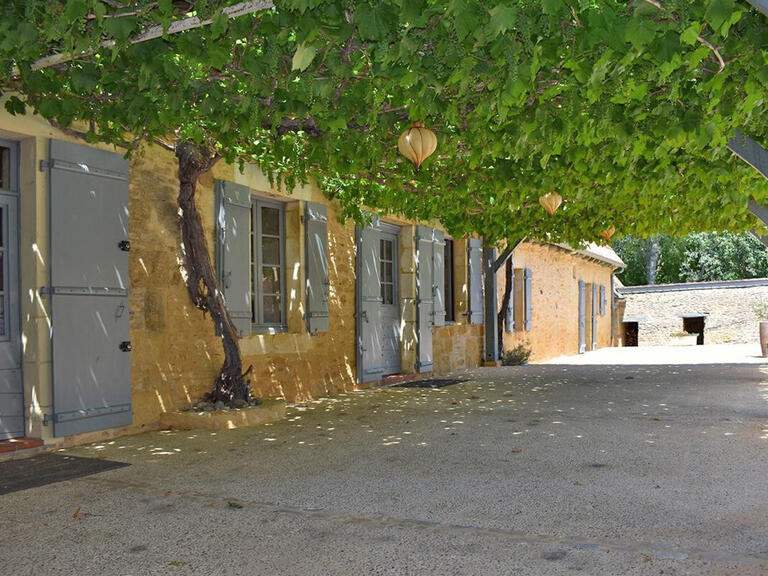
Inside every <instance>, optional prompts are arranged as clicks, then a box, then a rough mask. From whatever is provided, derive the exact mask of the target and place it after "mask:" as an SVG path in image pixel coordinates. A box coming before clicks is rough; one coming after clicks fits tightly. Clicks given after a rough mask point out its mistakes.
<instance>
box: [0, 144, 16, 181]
mask: <svg viewBox="0 0 768 576" xmlns="http://www.w3.org/2000/svg"><path fill="white" fill-rule="evenodd" d="M12 189H13V184H12V182H11V149H10V148H8V147H7V146H0V190H12Z"/></svg>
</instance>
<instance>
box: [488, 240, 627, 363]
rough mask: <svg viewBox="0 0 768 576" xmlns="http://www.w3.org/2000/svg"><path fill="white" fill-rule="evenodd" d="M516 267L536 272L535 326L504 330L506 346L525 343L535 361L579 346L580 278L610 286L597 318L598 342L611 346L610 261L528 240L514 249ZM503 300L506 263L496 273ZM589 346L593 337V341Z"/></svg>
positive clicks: (577, 348)
mask: <svg viewBox="0 0 768 576" xmlns="http://www.w3.org/2000/svg"><path fill="white" fill-rule="evenodd" d="M512 262H513V265H514V267H515V268H516V269H525V268H530V269H531V271H532V273H533V276H532V280H531V287H532V296H533V297H532V321H531V330H529V331H527V330H522V331H517V332H513V333H512V334H509V333H506V332H505V334H504V349H505V350H510V349H512V348H513V347H515V346H516V345H518V344H520V343H526V344H527V345H528V346H529V347H530V348H531V351H532V354H531V361H533V362H536V361H539V362H540V361H543V360H547V359H549V358H554V357H556V356H562V355H567V354H577V353H578V351H579V280H583V281H584V282H586V283H595V284H597V285H604V286H605V294H606V310H605V315H603V316H600V315H598V318H597V346H598V348H603V347H605V346H611V345H612V342H611V277H612V274H613V270H612V268H611V267H610V266H609V265H606V264H599V263H596V262H594V261H592V260H589V259H587V258H584V257H581V256H579V255H576V254H574V253H573V252H571V251H569V250H566V249H564V248H561V247H559V246H554V245H551V244H538V243H532V242H524V243H523V244H521V245H520V246H518V247H517V248H516V249H515V251H514V253H513V254H512ZM497 283H498V287H499V306H501V303H502V299H503V296H504V287H505V276H504V269H503V267H502V269H501V270H500V271H499V274H498V276H497ZM588 347H589V343H588Z"/></svg>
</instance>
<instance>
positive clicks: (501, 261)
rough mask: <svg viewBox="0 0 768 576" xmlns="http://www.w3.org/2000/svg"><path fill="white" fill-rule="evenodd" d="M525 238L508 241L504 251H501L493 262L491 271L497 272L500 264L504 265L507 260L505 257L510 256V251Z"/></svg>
mask: <svg viewBox="0 0 768 576" xmlns="http://www.w3.org/2000/svg"><path fill="white" fill-rule="evenodd" d="M524 240H525V238H523V239H522V240H518V241H517V242H515V243H509V244H507V247H506V248H505V249H504V251H503V252H502V253H501V255H500V256H499V257H498V258H497V259H496V262H494V264H493V272H494V273H496V272H498V271H499V270H500V269H501V267H502V266H504V263H505V262H506V261H507V259H508V258H509V257H510V256H512V252H514V251H515V249H516V248H517V247H518V246H520V244H522V243H523V241H524Z"/></svg>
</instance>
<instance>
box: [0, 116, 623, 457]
mask: <svg viewBox="0 0 768 576" xmlns="http://www.w3.org/2000/svg"><path fill="white" fill-rule="evenodd" d="M177 194H178V180H177V164H176V160H175V158H174V157H173V154H172V153H170V152H168V151H166V150H163V149H159V148H150V149H147V150H145V151H144V152H143V153H141V154H138V155H136V156H135V157H134V158H132V159H131V160H130V162H129V161H128V160H126V159H124V158H123V157H122V156H121V155H120V154H119V153H115V152H114V150H112V149H110V148H108V147H106V146H90V145H89V146H86V145H84V143H83V142H81V141H77V140H74V139H72V138H71V137H69V136H67V135H66V134H64V133H62V132H60V131H58V130H55V129H53V128H52V127H51V126H50V125H48V124H47V123H45V122H44V121H43V120H42V119H40V118H39V117H37V116H32V115H28V116H23V117H12V116H9V115H8V114H7V113H6V112H5V111H3V112H0V224H2V232H0V240H1V244H2V245H1V246H0V255H2V282H0V305H1V306H2V307H1V308H0V350H1V351H2V354H0V440H3V439H9V438H19V437H20V438H26V439H37V440H39V441H41V442H44V443H46V444H49V445H61V444H74V443H82V442H87V441H92V440H96V439H101V438H107V437H114V436H117V435H120V434H127V433H135V432H138V431H142V430H148V429H153V428H157V427H160V426H162V425H163V422H164V416H166V415H168V414H171V413H174V412H176V411H178V410H180V409H184V408H188V407H190V406H191V405H192V404H193V403H194V402H195V401H197V400H198V399H199V398H200V397H201V396H202V395H203V394H204V393H206V392H208V391H209V390H210V388H211V386H212V383H213V381H214V379H215V377H216V376H217V374H218V371H219V369H220V367H221V364H222V361H223V353H222V350H221V343H220V340H219V338H218V337H217V336H216V333H215V330H214V327H213V324H212V322H211V320H210V318H208V317H206V316H204V315H203V314H202V313H201V312H200V311H199V310H197V309H196V308H195V307H194V306H193V305H192V303H191V301H190V299H189V296H188V294H187V292H186V289H185V286H184V281H183V276H182V274H183V269H182V267H181V266H180V239H179V231H178V207H177V205H176V196H177ZM197 200H198V207H199V209H200V212H201V214H202V218H203V222H204V227H205V233H206V237H207V242H208V246H209V249H210V252H211V255H212V257H213V258H214V260H215V262H216V266H217V273H218V274H219V279H220V282H221V285H222V289H223V290H224V293H225V295H226V297H227V301H228V308H229V310H230V313H231V315H232V317H233V319H234V321H235V323H236V325H237V327H238V329H239V331H240V333H241V339H240V345H241V349H242V354H243V360H244V365H245V366H249V365H251V366H253V372H252V373H251V375H250V380H251V391H252V393H253V394H254V395H256V396H259V397H262V398H267V399H269V398H281V399H284V400H286V401H289V402H293V401H301V400H305V399H309V398H317V397H321V396H327V395H333V394H337V393H341V392H344V391H349V390H354V389H358V388H361V387H367V386H371V385H374V384H377V383H380V382H381V381H382V379H384V378H386V377H387V376H389V375H394V374H413V373H421V374H442V373H447V372H451V371H455V370H460V369H466V368H471V367H474V366H478V365H479V364H480V363H481V362H482V359H483V346H484V340H483V339H484V326H483V282H482V262H481V257H482V244H481V241H480V240H479V239H477V238H451V237H449V236H448V235H447V234H446V233H445V231H444V230H443V228H442V227H441V226H440V224H439V223H438V222H419V223H416V222H410V221H407V220H404V219H402V218H399V217H396V216H392V217H387V218H382V219H380V220H376V221H374V223H373V224H372V225H371V226H369V227H367V228H365V229H360V228H358V227H356V226H355V224H354V223H353V222H345V223H342V222H340V220H339V218H338V211H337V208H336V206H334V204H333V203H331V202H329V201H328V200H327V199H326V198H325V197H324V196H323V195H322V193H321V192H320V191H319V189H318V188H317V187H316V186H315V185H312V184H310V185H307V186H304V187H300V188H297V189H295V190H293V191H292V192H291V193H290V194H288V193H284V192H281V191H278V190H275V189H274V188H273V187H272V186H271V185H270V183H269V181H268V179H267V178H265V177H264V175H263V174H261V173H260V172H259V171H258V170H257V169H255V168H254V167H250V166H246V167H245V170H244V171H243V172H240V170H238V169H237V168H236V167H234V166H231V165H227V164H224V163H219V164H217V165H216V166H215V168H214V169H213V171H212V172H211V173H209V174H206V175H205V176H204V177H203V178H202V179H201V181H200V185H199V190H198V194H197ZM614 257H615V255H614ZM513 259H514V266H515V268H516V269H517V268H518V267H519V270H521V271H522V272H519V273H518V274H517V275H516V276H515V278H516V280H515V288H514V291H515V297H514V299H513V302H512V304H513V308H514V309H512V308H510V313H511V314H512V317H513V318H517V317H518V316H520V323H519V324H516V326H519V327H517V328H514V331H513V332H512V333H510V334H508V335H507V336H505V344H506V345H507V346H509V345H511V344H513V343H514V342H516V341H518V340H520V339H527V340H529V341H530V343H531V346H532V347H533V350H534V358H536V359H543V358H547V357H549V356H553V355H558V354H567V353H575V352H577V351H578V349H579V345H578V338H579V336H578V334H579V316H580V313H579V309H580V304H579V302H581V310H582V312H581V316H582V317H583V319H584V321H583V322H582V329H581V331H582V336H581V337H582V341H583V342H582V344H583V346H582V348H583V349H587V348H591V347H592V345H593V342H594V346H607V345H610V342H611V341H610V337H609V334H610V328H609V327H610V316H611V313H612V309H613V307H612V300H611V294H612V291H611V290H610V285H611V278H612V271H613V270H614V269H615V268H616V266H617V265H619V264H618V263H617V262H615V261H612V260H611V257H610V255H609V257H606V256H605V255H604V254H603V255H602V256H601V255H600V249H594V250H591V251H585V252H578V251H571V250H570V249H567V248H564V247H560V246H552V245H543V244H524V245H522V246H520V247H519V248H518V249H517V250H516V252H515V254H514V255H513ZM256 278H257V279H258V281H255V280H254V279H256ZM579 286H581V288H579ZM503 290H504V287H503V285H501V284H500V292H501V293H502V294H503ZM580 290H581V291H580ZM580 294H581V298H580ZM593 310H594V311H597V312H596V313H595V314H592V312H591V311H593ZM593 317H594V318H595V319H594V321H593V320H592V318H593ZM592 326H596V328H594V329H593V328H592ZM593 334H594V337H593ZM165 421H166V422H167V420H165Z"/></svg>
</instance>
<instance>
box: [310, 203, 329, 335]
mask: <svg viewBox="0 0 768 576" xmlns="http://www.w3.org/2000/svg"><path fill="white" fill-rule="evenodd" d="M304 236H305V238H304V239H305V245H306V262H307V264H306V266H307V269H306V283H307V285H306V293H307V302H306V306H307V312H306V318H307V331H308V332H309V333H310V334H312V333H315V332H327V331H328V328H329V318H328V285H329V279H328V216H327V209H326V207H325V205H324V204H319V203H316V202H307V203H306V206H305V212H304Z"/></svg>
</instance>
